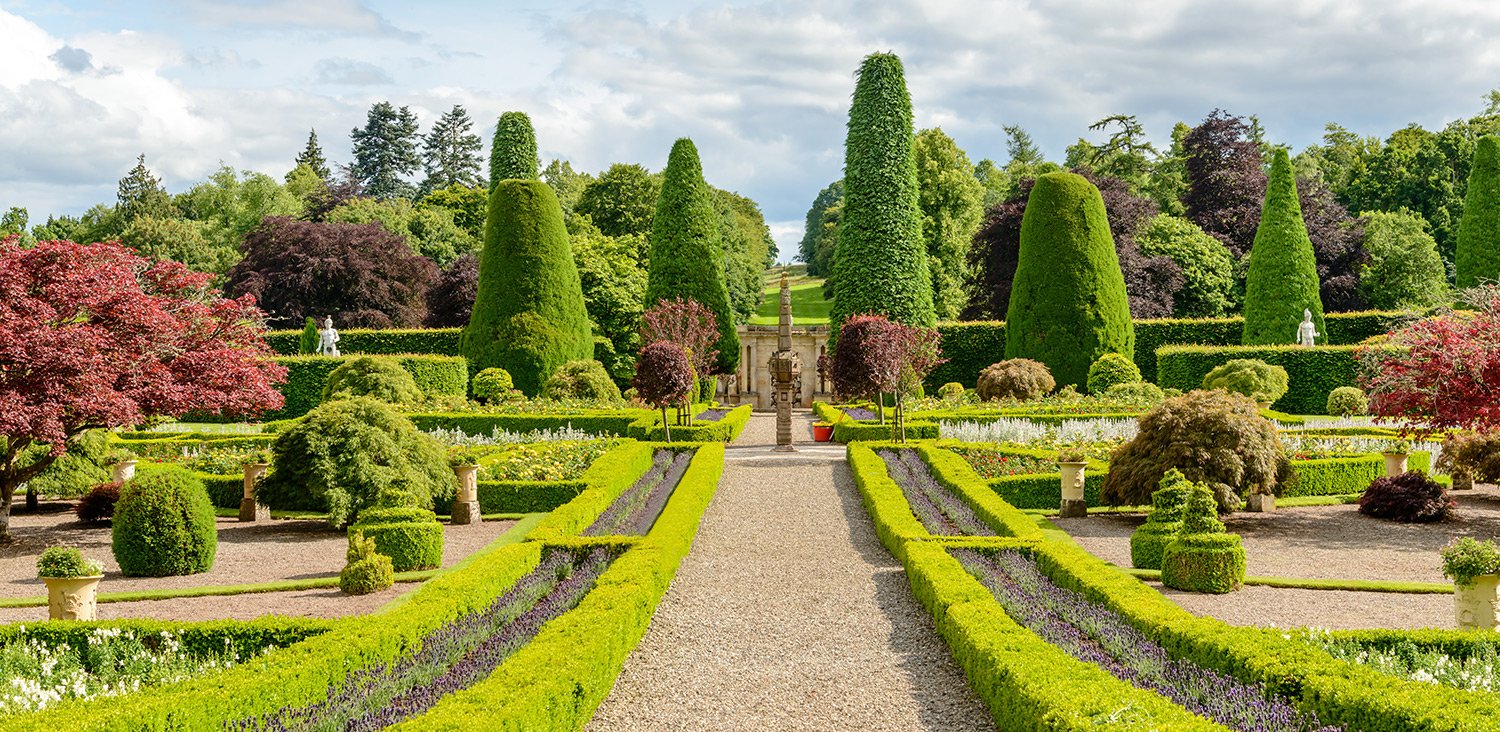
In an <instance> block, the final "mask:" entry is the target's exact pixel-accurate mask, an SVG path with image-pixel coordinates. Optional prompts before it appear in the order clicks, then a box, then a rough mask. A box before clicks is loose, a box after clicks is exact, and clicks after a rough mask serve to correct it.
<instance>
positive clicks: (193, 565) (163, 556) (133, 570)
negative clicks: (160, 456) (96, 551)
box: [110, 467, 219, 577]
mask: <svg viewBox="0 0 1500 732" xmlns="http://www.w3.org/2000/svg"><path fill="white" fill-rule="evenodd" d="M214 521H215V517H214V506H213V502H212V501H211V500H209V497H208V489H207V488H205V487H204V485H203V481H201V480H199V479H198V478H196V477H194V476H193V474H192V473H190V472H188V471H187V470H184V469H182V468H178V467H166V468H161V469H158V470H154V471H152V472H150V473H147V474H145V475H141V476H137V477H136V478H134V479H132V480H130V481H129V482H127V483H125V485H124V486H123V487H122V488H120V500H119V501H117V502H116V503H115V514H114V527H113V529H112V531H111V535H110V538H111V543H112V546H113V549H114V555H115V561H116V562H117V563H119V565H120V572H121V573H122V574H124V575H126V576H129V577H173V576H178V575H188V574H198V573H200V572H207V571H208V570H210V569H212V568H213V566H214V555H215V554H216V553H217V552H218V550H219V535H218V531H217V530H216V528H215V526H214Z"/></svg>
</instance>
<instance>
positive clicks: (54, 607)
mask: <svg viewBox="0 0 1500 732" xmlns="http://www.w3.org/2000/svg"><path fill="white" fill-rule="evenodd" d="M101 579H104V575H102V574H99V575H94V576H93V577H43V578H42V582H45V583H46V584H47V619H48V620H96V619H98V614H97V612H96V606H95V602H94V599H95V597H96V596H97V595H98V592H99V580H101Z"/></svg>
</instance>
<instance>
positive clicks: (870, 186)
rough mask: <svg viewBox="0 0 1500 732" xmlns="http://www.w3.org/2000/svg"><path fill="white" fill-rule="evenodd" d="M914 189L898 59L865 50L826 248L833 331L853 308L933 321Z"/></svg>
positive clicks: (907, 105) (913, 163)
mask: <svg viewBox="0 0 1500 732" xmlns="http://www.w3.org/2000/svg"><path fill="white" fill-rule="evenodd" d="M917 191H918V189H917V165H916V158H915V156H914V154H913V131H912V113H911V97H910V96H909V95H908V94H907V91H906V79H905V76H904V72H903V71H902V67H901V59H899V58H897V57H896V56H895V55H894V54H888V53H875V54H870V55H869V56H866V57H865V60H864V63H863V64H862V65H861V66H860V69H859V76H858V79H857V80H856V82H855V87H854V101H853V103H852V104H851V105H850V107H849V130H848V137H847V139H846V141H845V146H844V210H843V217H842V219H841V220H840V223H839V238H838V246H837V247H836V248H835V249H834V253H833V275H834V300H833V308H832V318H833V325H834V327H835V328H837V327H838V326H839V325H840V324H842V323H843V321H844V320H845V319H846V318H848V317H849V316H851V315H857V314H860V313H878V314H882V315H885V316H887V317H889V318H890V319H891V320H893V321H897V322H901V323H906V324H909V325H921V326H931V325H932V324H933V323H934V322H935V321H936V317H935V316H934V313H933V308H932V281H931V277H930V275H929V273H928V267H927V248H926V246H924V244H923V242H922V211H921V209H920V208H919V207H918V199H917Z"/></svg>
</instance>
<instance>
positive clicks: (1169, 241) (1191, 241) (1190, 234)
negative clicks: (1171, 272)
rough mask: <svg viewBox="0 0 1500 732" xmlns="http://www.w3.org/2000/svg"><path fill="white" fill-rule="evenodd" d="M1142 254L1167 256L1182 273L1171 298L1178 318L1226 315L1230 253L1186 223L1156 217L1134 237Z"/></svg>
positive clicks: (1231, 279)
mask: <svg viewBox="0 0 1500 732" xmlns="http://www.w3.org/2000/svg"><path fill="white" fill-rule="evenodd" d="M1135 243H1136V245H1138V246H1139V247H1140V248H1141V254H1144V255H1146V256H1148V257H1155V256H1167V257H1171V258H1172V261H1174V262H1176V263H1177V266H1178V267H1179V268H1180V269H1181V270H1182V278H1183V285H1182V289H1180V290H1178V291H1177V292H1176V293H1175V294H1174V295H1173V296H1172V301H1173V308H1172V314H1173V315H1175V316H1177V317H1180V318H1219V317H1223V316H1224V315H1226V314H1227V313H1228V312H1229V305H1230V300H1229V293H1230V290H1231V288H1232V287H1233V286H1234V262H1233V261H1232V260H1231V259H1230V257H1229V250H1228V249H1225V248H1224V245H1223V244H1222V243H1220V242H1219V240H1218V239H1215V238H1213V237H1211V236H1209V235H1208V234H1206V233H1204V232H1203V230H1202V229H1200V228H1198V225H1197V224H1195V223H1193V222H1191V221H1188V220H1187V219H1183V218H1178V217H1176V216H1168V215H1167V214H1158V215H1157V216H1155V217H1153V218H1152V219H1151V220H1150V222H1148V223H1147V224H1146V226H1145V227H1144V228H1142V229H1141V231H1139V232H1137V233H1136V235H1135Z"/></svg>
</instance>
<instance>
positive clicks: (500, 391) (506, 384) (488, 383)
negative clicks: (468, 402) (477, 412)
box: [469, 366, 515, 404]
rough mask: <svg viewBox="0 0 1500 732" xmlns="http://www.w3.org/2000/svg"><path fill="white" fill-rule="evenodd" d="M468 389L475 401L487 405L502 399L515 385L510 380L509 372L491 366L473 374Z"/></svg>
mask: <svg viewBox="0 0 1500 732" xmlns="http://www.w3.org/2000/svg"><path fill="white" fill-rule="evenodd" d="M469 388H470V389H471V390H473V392H474V398H475V399H476V400H478V401H479V402H480V403H481V404H489V403H491V402H496V401H500V400H501V399H504V398H505V397H506V395H508V394H510V392H511V389H514V388H515V384H513V383H512V382H511V380H510V372H508V371H506V370H505V369H502V368H498V367H493V366H492V367H490V368H487V369H485V370H483V371H480V372H479V373H477V374H474V379H473V381H470V382H469Z"/></svg>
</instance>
